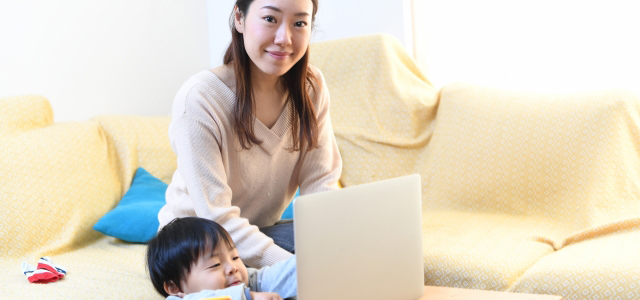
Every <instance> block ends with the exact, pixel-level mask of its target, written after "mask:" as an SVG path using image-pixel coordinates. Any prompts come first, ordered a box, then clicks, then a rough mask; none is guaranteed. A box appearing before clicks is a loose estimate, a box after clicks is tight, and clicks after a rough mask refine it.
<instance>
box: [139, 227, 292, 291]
mask: <svg viewBox="0 0 640 300" xmlns="http://www.w3.org/2000/svg"><path fill="white" fill-rule="evenodd" d="M147 268H148V270H149V276H150V277H151V282H152V283H153V286H154V287H155V288H156V290H157V291H158V292H159V293H160V294H161V295H163V296H164V297H167V299H171V300H177V299H180V298H184V299H201V298H211V297H216V298H214V299H221V300H222V299H233V300H240V299H242V300H251V299H253V300H264V299H269V300H271V299H274V300H275V299H282V297H284V298H288V297H293V296H295V295H296V294H297V281H296V260H295V256H293V257H292V258H290V259H288V260H285V261H282V262H279V263H277V264H275V265H273V266H271V267H264V268H262V269H260V270H256V269H253V268H247V267H245V265H244V264H243V263H242V260H241V259H240V257H239V256H238V251H237V249H236V247H235V244H234V243H233V240H232V239H231V236H230V235H229V233H228V232H227V231H226V230H225V229H224V228H222V226H220V225H219V224H218V223H216V222H214V221H211V220H207V219H203V218H197V217H187V218H178V219H175V220H173V221H171V222H170V223H169V224H167V225H166V226H165V227H163V228H162V230H160V232H158V235H157V236H156V237H155V238H153V239H152V240H151V241H149V245H148V248H147Z"/></svg>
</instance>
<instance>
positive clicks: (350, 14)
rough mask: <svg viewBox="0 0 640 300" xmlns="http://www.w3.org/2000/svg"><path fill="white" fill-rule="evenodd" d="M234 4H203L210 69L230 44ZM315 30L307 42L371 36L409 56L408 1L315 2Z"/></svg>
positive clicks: (225, 0)
mask: <svg viewBox="0 0 640 300" xmlns="http://www.w3.org/2000/svg"><path fill="white" fill-rule="evenodd" d="M234 3H235V0H207V4H208V14H209V41H210V44H209V48H210V49H211V67H215V66H219V65H220V64H222V56H223V55H224V51H225V50H226V49H227V46H229V42H230V41H231V33H230V31H229V16H230V14H231V10H232V9H233V5H234ZM318 5H319V7H318V13H317V15H316V23H315V25H316V28H315V33H314V34H313V36H312V39H311V42H319V41H327V40H334V39H340V38H346V37H353V36H360V35H366V34H374V33H387V34H390V35H393V36H395V37H396V38H398V40H400V42H401V43H402V44H403V45H405V49H406V50H407V51H408V52H409V53H411V51H412V50H413V45H412V40H411V37H412V34H411V13H410V1H409V0H319V4H318Z"/></svg>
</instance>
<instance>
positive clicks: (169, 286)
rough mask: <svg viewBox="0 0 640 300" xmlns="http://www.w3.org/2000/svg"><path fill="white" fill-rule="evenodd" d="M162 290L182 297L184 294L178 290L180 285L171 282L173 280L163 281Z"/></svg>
mask: <svg viewBox="0 0 640 300" xmlns="http://www.w3.org/2000/svg"><path fill="white" fill-rule="evenodd" d="M164 291H165V292H167V294H169V295H170V296H178V297H180V298H184V296H185V294H184V293H183V292H182V291H181V290H180V287H179V286H178V285H176V284H175V283H173V281H167V282H165V283H164Z"/></svg>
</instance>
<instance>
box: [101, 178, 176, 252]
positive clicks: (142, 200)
mask: <svg viewBox="0 0 640 300" xmlns="http://www.w3.org/2000/svg"><path fill="white" fill-rule="evenodd" d="M166 191H167V184H166V183H164V182H162V181H160V180H159V179H158V178H155V177H153V175H151V174H149V172H147V171H146V170H145V169H143V168H138V170H137V171H136V174H135V177H134V178H133V182H132V183H131V187H130V188H129V190H128V191H127V193H126V194H125V195H124V197H122V199H121V200H120V202H119V203H118V206H116V208H114V209H113V210H112V211H110V212H108V213H107V214H106V215H104V216H103V217H102V218H100V220H98V223H96V224H95V225H94V226H93V229H95V230H97V231H100V232H102V233H103V234H106V235H108V236H113V237H116V238H119V239H121V240H124V241H127V242H132V243H146V242H148V241H149V240H151V239H152V238H153V237H154V236H156V232H157V230H158V227H159V226H160V223H159V221H158V212H160V209H161V208H162V207H163V206H164V205H165V204H166V203H167V202H166V201H165V196H164V195H165V192H166Z"/></svg>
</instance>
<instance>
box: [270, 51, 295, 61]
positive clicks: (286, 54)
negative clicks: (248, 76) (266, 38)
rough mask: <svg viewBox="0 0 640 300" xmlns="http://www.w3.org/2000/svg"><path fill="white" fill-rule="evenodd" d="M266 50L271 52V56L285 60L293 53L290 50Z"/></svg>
mask: <svg viewBox="0 0 640 300" xmlns="http://www.w3.org/2000/svg"><path fill="white" fill-rule="evenodd" d="M266 52H267V53H269V55H271V57H273V58H275V59H277V60H283V59H285V58H287V57H289V56H290V55H291V53H290V52H280V51H266Z"/></svg>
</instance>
